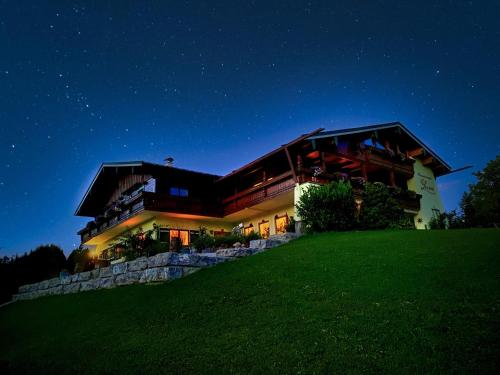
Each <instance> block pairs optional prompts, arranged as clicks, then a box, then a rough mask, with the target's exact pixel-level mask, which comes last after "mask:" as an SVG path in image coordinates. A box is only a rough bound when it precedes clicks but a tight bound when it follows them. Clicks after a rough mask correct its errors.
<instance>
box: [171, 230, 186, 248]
mask: <svg viewBox="0 0 500 375" xmlns="http://www.w3.org/2000/svg"><path fill="white" fill-rule="evenodd" d="M175 237H179V238H180V239H181V243H182V246H188V245H189V231H187V230H177V229H171V230H170V241H172V238H175Z"/></svg>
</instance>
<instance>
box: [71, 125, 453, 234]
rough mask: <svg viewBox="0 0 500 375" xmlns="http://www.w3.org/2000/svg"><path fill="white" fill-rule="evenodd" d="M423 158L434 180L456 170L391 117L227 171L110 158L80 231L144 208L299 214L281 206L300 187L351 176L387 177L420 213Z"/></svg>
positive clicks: (204, 214) (357, 183)
mask: <svg viewBox="0 0 500 375" xmlns="http://www.w3.org/2000/svg"><path fill="white" fill-rule="evenodd" d="M416 160H419V166H420V167H421V168H425V170H426V171H428V172H429V173H430V174H431V175H432V178H434V179H435V177H437V176H440V175H443V174H446V173H449V172H450V171H451V168H450V167H449V166H448V165H447V164H446V163H445V162H444V161H442V160H441V159H440V158H439V157H438V156H437V155H436V154H435V153H434V152H433V151H432V150H430V149H429V148H428V147H427V146H425V145H424V144H423V143H422V142H421V141H420V140H418V138H416V137H415V136H414V135H413V134H412V133H411V132H409V130H408V129H406V128H405V127H404V126H403V125H402V124H400V123H390V124H381V125H374V126H369V127H363V128H355V129H346V130H338V131H331V132H328V131H324V130H323V129H317V130H315V131H314V132H311V133H309V134H305V135H302V136H300V137H298V138H297V139H295V140H293V141H292V142H290V143H288V144H285V145H282V146H281V147H279V148H277V149H276V150H273V151H272V152H270V153H268V154H266V155H264V156H262V157H260V158H258V159H256V160H255V161H253V162H251V163H249V164H247V165H245V166H243V167H241V168H239V169H237V170H235V171H233V172H231V173H229V174H227V175H225V176H217V175H212V174H206V173H200V172H195V171H189V170H185V169H180V168H176V167H173V166H163V165H158V164H152V163H146V162H142V161H138V162H127V163H105V164H103V165H102V166H101V168H100V170H99V172H98V173H97V175H96V177H95V178H94V181H93V182H92V184H91V186H90V187H89V189H88V191H87V192H86V194H85V196H84V198H83V200H82V202H81V203H80V205H79V207H78V209H77V211H76V215H78V216H90V217H93V220H92V221H90V222H89V223H88V224H87V226H86V227H85V228H83V229H82V230H80V231H79V232H78V233H79V234H80V235H81V240H82V243H86V242H87V241H89V240H90V239H92V238H94V237H96V236H98V235H100V234H102V233H105V232H106V231H108V230H109V229H110V228H112V227H116V226H117V225H119V224H120V223H124V222H126V221H127V220H128V219H130V218H131V217H134V216H136V215H138V214H139V213H141V212H148V213H153V214H154V213H165V214H168V215H171V216H173V217H181V215H183V216H182V217H184V218H187V220H213V221H216V222H218V223H219V222H220V223H226V225H225V226H226V227H228V226H231V225H235V224H238V223H239V222H245V221H247V220H246V219H247V218H248V217H251V216H252V215H254V216H256V215H257V212H264V211H266V210H267V211H269V212H271V211H272V210H273V209H274V208H276V209H277V210H276V217H285V215H286V217H288V216H290V215H293V212H291V213H290V212H288V211H290V210H288V211H287V212H280V211H279V210H278V208H279V209H282V207H285V206H292V207H293V203H294V194H296V191H297V190H296V187H297V186H300V185H301V184H305V183H317V184H322V183H328V182H329V181H332V180H334V179H345V180H351V181H352V183H353V185H354V187H355V188H356V187H361V185H362V182H363V181H373V182H374V181H378V182H382V183H384V184H386V185H388V186H390V187H391V189H392V191H393V193H394V196H396V197H397V198H398V199H399V200H400V202H401V204H402V206H403V207H404V208H405V209H406V210H407V211H408V212H409V213H412V214H414V215H418V212H419V211H420V209H421V198H422V195H421V194H418V193H417V192H415V191H411V190H410V189H409V188H408V186H409V184H408V182H409V181H411V180H412V179H414V175H415V170H414V164H415V162H416ZM296 198H297V197H295V201H296ZM273 202H276V207H273V204H272V203H273ZM278 206H279V207H278ZM252 209H253V211H252ZM292 210H293V209H292ZM267 211H266V212H267ZM176 215H177V216H176ZM263 220H264V219H263ZM265 221H266V220H264V222H265ZM247 224H248V223H247ZM248 225H250V224H248ZM257 225H258V224H257V223H255V224H252V227H253V226H257ZM279 226H280V227H281V226H282V221H280V224H279ZM249 228H250V227H249ZM276 228H278V225H277V226H276ZM276 231H278V230H276Z"/></svg>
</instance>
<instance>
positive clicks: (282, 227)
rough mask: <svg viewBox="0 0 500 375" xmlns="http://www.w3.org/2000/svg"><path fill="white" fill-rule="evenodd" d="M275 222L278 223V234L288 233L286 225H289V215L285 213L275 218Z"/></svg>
mask: <svg viewBox="0 0 500 375" xmlns="http://www.w3.org/2000/svg"><path fill="white" fill-rule="evenodd" d="M274 222H275V224H276V234H278V233H286V227H287V226H288V215H287V214H284V215H283V216H278V215H276V217H275V218H274Z"/></svg>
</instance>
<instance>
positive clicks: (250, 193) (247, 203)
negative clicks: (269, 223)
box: [222, 172, 295, 216]
mask: <svg viewBox="0 0 500 375" xmlns="http://www.w3.org/2000/svg"><path fill="white" fill-rule="evenodd" d="M294 187H295V180H294V179H293V176H292V172H287V173H283V174H281V175H279V176H276V177H274V178H273V179H272V180H267V181H265V182H263V183H262V184H260V185H258V186H254V187H252V188H250V189H246V190H244V191H241V192H239V193H237V194H234V195H232V196H230V197H227V198H225V199H224V200H223V201H222V202H223V205H224V216H226V215H230V214H232V213H234V212H237V211H240V210H243V209H245V208H247V207H251V206H254V205H256V204H259V203H262V202H264V201H266V200H268V199H272V198H274V197H276V196H278V195H280V194H283V193H286V192H288V191H292V190H293V189H294Z"/></svg>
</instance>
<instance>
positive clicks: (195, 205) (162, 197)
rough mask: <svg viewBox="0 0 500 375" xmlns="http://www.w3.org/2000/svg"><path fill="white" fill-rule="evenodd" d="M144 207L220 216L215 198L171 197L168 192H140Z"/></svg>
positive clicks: (219, 209)
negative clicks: (209, 199) (207, 199)
mask: <svg viewBox="0 0 500 375" xmlns="http://www.w3.org/2000/svg"><path fill="white" fill-rule="evenodd" d="M142 194H143V197H144V208H145V209H146V210H150V211H161V212H173V213H179V214H188V215H200V216H209V217H222V214H223V212H222V208H221V206H220V204H217V198H216V197H214V198H213V200H211V201H206V200H201V199H197V198H192V197H173V196H171V195H169V194H158V193H147V192H144V193H142Z"/></svg>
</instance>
